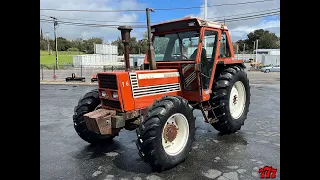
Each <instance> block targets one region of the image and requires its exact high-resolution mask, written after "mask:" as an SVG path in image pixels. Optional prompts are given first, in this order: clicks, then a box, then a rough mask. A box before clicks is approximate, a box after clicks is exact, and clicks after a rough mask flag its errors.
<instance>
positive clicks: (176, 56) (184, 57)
mask: <svg viewBox="0 0 320 180" xmlns="http://www.w3.org/2000/svg"><path fill="white" fill-rule="evenodd" d="M173 57H174V59H178V58H182V59H188V57H187V56H185V55H182V54H174V55H173Z"/></svg>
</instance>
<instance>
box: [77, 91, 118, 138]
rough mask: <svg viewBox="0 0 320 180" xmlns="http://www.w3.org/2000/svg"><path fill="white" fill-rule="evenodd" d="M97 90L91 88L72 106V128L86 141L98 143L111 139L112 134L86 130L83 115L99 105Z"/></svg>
mask: <svg viewBox="0 0 320 180" xmlns="http://www.w3.org/2000/svg"><path fill="white" fill-rule="evenodd" d="M100 103H101V102H100V99H99V92H98V90H96V89H95V90H92V91H90V92H88V93H86V94H85V95H84V96H83V97H82V98H81V99H80V100H79V102H78V105H77V106H76V107H75V108H74V115H73V123H74V129H75V130H76V132H77V133H78V135H79V136H80V137H81V138H82V139H83V140H85V141H87V142H88V143H92V144H98V143H103V142H108V141H110V140H112V139H113V138H114V137H115V136H114V135H100V134H96V133H95V132H91V131H89V130H88V128H87V125H86V123H85V121H84V118H83V115H84V114H86V113H88V112H92V111H94V110H95V109H97V108H98V107H99V105H100Z"/></svg>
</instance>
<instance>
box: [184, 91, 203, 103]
mask: <svg viewBox="0 0 320 180" xmlns="http://www.w3.org/2000/svg"><path fill="white" fill-rule="evenodd" d="M183 98H185V99H187V100H189V101H199V92H198V91H186V90H184V91H183Z"/></svg>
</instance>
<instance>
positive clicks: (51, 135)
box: [40, 72, 280, 180]
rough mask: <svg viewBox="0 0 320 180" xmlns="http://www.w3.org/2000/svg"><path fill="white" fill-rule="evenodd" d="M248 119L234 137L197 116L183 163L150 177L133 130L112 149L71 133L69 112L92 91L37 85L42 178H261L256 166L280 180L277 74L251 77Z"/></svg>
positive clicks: (138, 179) (122, 133) (72, 87)
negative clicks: (270, 170) (273, 172)
mask: <svg viewBox="0 0 320 180" xmlns="http://www.w3.org/2000/svg"><path fill="white" fill-rule="evenodd" d="M249 78H250V83H251V84H252V87H251V105H250V112H249V114H248V119H247V120H246V122H245V125H244V126H243V127H242V129H241V130H240V131H239V132H238V133H235V134H231V135H223V136H221V135H219V133H218V131H216V130H215V129H214V128H213V127H211V125H209V124H206V123H204V122H203V121H202V118H201V113H200V111H195V112H194V113H195V115H196V116H197V120H196V128H197V130H196V140H195V142H194V144H193V150H192V152H191V153H190V154H189V156H188V158H187V159H186V161H185V162H183V163H182V164H180V165H179V166H177V167H175V168H173V169H170V170H167V171H164V172H162V173H156V172H152V171H151V169H150V167H149V166H148V165H146V164H145V163H144V162H143V161H142V160H141V159H140V157H139V155H138V151H137V149H136V146H135V143H134V141H135V140H136V135H135V132H134V131H126V130H122V131H121V133H120V136H119V137H116V138H115V139H114V140H113V142H112V144H110V145H100V146H90V145H89V144H88V143H86V142H84V141H83V140H81V139H80V137H78V135H77V133H76V132H75V131H74V129H73V123H72V115H73V108H74V106H75V105H76V103H77V101H78V99H79V98H80V97H81V96H82V95H83V94H85V93H86V92H88V91H90V90H91V89H93V88H95V86H83V85H81V86H79V85H40V178H41V179H42V180H47V179H52V180H53V179H77V180H80V179H114V180H116V179H119V180H120V179H122V180H125V179H128V180H142V179H145V180H159V179H175V180H176V179H177V180H180V179H181V180H195V179H218V180H228V179H230V180H236V179H252V180H253V179H260V177H259V173H258V169H259V167H264V166H272V167H273V168H277V174H276V176H277V178H276V179H280V85H279V83H280V73H269V74H265V73H260V72H255V73H253V72H252V73H249Z"/></svg>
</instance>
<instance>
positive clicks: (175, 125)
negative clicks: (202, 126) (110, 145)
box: [136, 96, 195, 171]
mask: <svg viewBox="0 0 320 180" xmlns="http://www.w3.org/2000/svg"><path fill="white" fill-rule="evenodd" d="M194 134H195V117H194V115H193V107H192V106H191V105H189V104H188V101H187V100H185V99H183V98H182V97H178V96H167V97H163V98H162V99H161V100H159V101H156V102H155V103H154V104H153V106H152V107H151V108H150V110H149V112H148V115H147V116H146V119H145V120H144V121H143V122H142V124H141V125H140V126H139V128H138V129H137V136H138V140H137V142H136V144H137V147H138V150H139V155H140V157H141V158H142V159H143V160H144V161H145V162H146V163H147V164H149V165H150V166H151V167H152V168H153V169H154V170H157V171H161V170H165V169H169V168H172V167H174V166H176V165H178V164H179V163H180V162H182V161H183V160H184V159H185V158H186V156H187V154H188V153H189V152H190V151H191V146H192V143H193V141H194Z"/></svg>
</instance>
